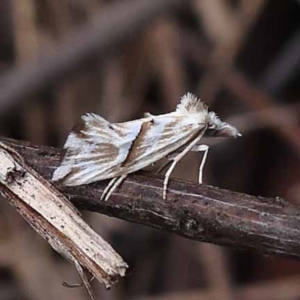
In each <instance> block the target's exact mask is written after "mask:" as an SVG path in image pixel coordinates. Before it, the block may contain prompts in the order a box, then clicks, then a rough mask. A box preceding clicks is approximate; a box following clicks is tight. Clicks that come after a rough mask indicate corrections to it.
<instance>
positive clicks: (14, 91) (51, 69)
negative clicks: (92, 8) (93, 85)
mask: <svg viewBox="0 0 300 300" xmlns="http://www.w3.org/2000/svg"><path fill="white" fill-rule="evenodd" d="M182 3H184V1H182V0H152V1H148V0H132V1H129V2H128V1H125V2H121V3H117V4H114V5H110V6H109V7H108V8H107V9H104V10H101V12H99V13H98V14H96V15H95V18H94V19H95V21H94V22H91V24H88V25H86V26H85V27H84V28H82V29H81V30H80V31H78V32H76V33H74V34H70V37H68V39H67V40H66V41H65V42H64V43H62V44H61V45H60V47H59V49H58V50H57V51H54V50H53V49H52V50H51V51H45V52H42V53H44V55H43V57H41V58H40V59H39V60H38V61H37V60H36V61H35V62H34V63H33V62H28V63H26V64H23V65H22V66H19V67H17V68H15V69H12V70H11V71H9V72H7V73H6V74H5V75H4V76H2V78H1V79H0V90H1V94H0V107H1V110H0V113H2V114H4V113H5V112H6V111H7V110H8V109H9V108H11V107H12V106H13V105H14V104H16V103H17V102H18V101H20V100H22V99H24V98H26V97H28V96H31V95H32V94H34V93H35V92H37V91H41V90H42V89H43V88H45V87H48V86H50V85H51V84H53V83H54V82H58V80H60V79H63V78H65V76H66V75H68V74H72V72H74V71H75V70H77V69H78V68H79V67H80V66H82V65H83V64H84V63H86V62H87V61H91V59H92V58H93V57H95V56H97V57H102V58H103V57H104V56H107V55H111V54H112V53H113V52H115V51H117V50H118V49H120V45H121V44H124V43H125V42H128V41H129V40H130V38H133V37H134V36H135V35H134V34H136V33H137V32H140V31H141V30H142V29H144V28H145V27H146V26H147V25H148V24H149V23H150V21H151V20H153V19H154V18H155V17H157V16H159V15H161V14H162V13H164V12H165V11H170V10H171V9H174V8H176V7H177V6H178V5H179V4H182ZM112 28H113V30H112Z"/></svg>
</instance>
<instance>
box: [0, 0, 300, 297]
mask: <svg viewBox="0 0 300 300" xmlns="http://www.w3.org/2000/svg"><path fill="white" fill-rule="evenodd" d="M145 2H147V1H144V0H140V1H133V0H127V1H117V0H115V1H108V0H107V1H103V0H85V1H83V0H1V3H0V72H1V77H0V94H1V95H0V115H1V118H0V131H1V135H3V136H7V137H12V138H16V139H22V140H28V141H30V142H32V143H36V144H43V145H51V146H56V147H62V146H63V143H64V141H65V139H66V137H67V134H68V132H69V131H70V129H71V128H72V127H73V125H74V124H75V123H76V122H77V121H78V120H79V117H80V115H82V114H83V113H86V112H95V113H98V114H100V115H101V116H103V117H105V118H106V119H108V120H109V121H112V122H121V121H127V120H131V119H134V118H139V117H141V116H142V114H143V112H146V111H149V112H151V113H152V114H160V113H167V112H170V111H173V110H174V109H175V107H176V105H177V103H178V101H179V99H180V97H181V96H182V95H183V94H184V93H185V92H187V91H190V92H192V93H194V94H196V95H197V96H199V97H201V99H202V100H203V101H204V102H205V103H206V104H208V105H209V107H210V109H211V110H213V111H215V112H217V113H218V115H219V116H220V117H221V118H222V119H223V120H226V121H228V122H230V123H231V124H233V125H235V126H236V127H237V128H238V129H239V130H240V132H242V133H243V138H242V139H238V140H223V139H220V140H219V139H213V140H207V141H205V143H207V144H208V145H210V146H211V148H210V152H209V155H208V161H207V164H206V166H205V170H204V182H205V183H207V184H210V185H215V186H218V187H222V188H226V189H230V190H235V191H239V192H245V193H249V194H252V195H261V196H266V197H276V196H280V197H282V198H285V199H287V200H288V201H290V202H292V203H294V204H300V197H299V194H300V180H299V178H300V176H299V175H300V174H299V172H300V171H299V161H300V131H299V124H298V116H299V111H300V84H299V78H300V77H299V75H300V74H299V73H300V68H299V66H300V1H296V0H285V1H280V0H193V1H192V0H191V1H188V0H186V1H168V0H165V1H164V0H161V1H157V0H156V1H153V2H151V1H150V0H149V1H148V4H147V5H148V8H147V9H145V10H144V12H143V13H144V15H143V13H142V12H141V11H139V13H138V14H137V13H136V14H134V11H135V7H136V6H139V5H141V3H145ZM149 3H150V4H149ZM151 3H152V4H151ZM119 5H121V6H120V7H119ZM151 5H152V7H151ZM112 7H113V8H114V9H111V8H112ZM124 7H125V8H126V9H127V10H128V11H130V12H132V13H131V14H126V13H125V10H126V9H124ZM149 11H151V13H150V12H149ZM108 12H110V13H108ZM105 18H106V19H105ZM112 18H113V19H115V20H116V24H119V25H118V26H115V27H112V28H108V30H106V33H105V28H103V31H102V33H101V34H98V35H92V34H91V36H89V34H88V33H89V32H93V30H95V28H96V30H98V29H99V28H97V26H98V25H97V24H103V21H104V22H106V21H107V22H109V21H110V20H111V19H112ZM135 18H140V19H141V20H142V21H141V24H142V25H141V26H137V25H136V23H134V22H133V20H134V19H135ZM99 19H101V20H99ZM98 22H100V23H98ZM101 22H102V23H101ZM118 22H119V23H118ZM124 24H125V25H126V24H127V25H126V26H127V27H126V26H125V25H124ZM128 24H129V25H128ZM123 26H124V28H125V27H126V28H127V29H128V28H129V29H128V30H127V32H126V34H125V36H124V34H123V35H122V34H118V32H119V29H120V28H123ZM100 29H101V28H100ZM106 29H107V28H106ZM78 32H84V34H81V35H79V36H77V33H78ZM105 34H106V35H105ZM82 37H84V38H86V40H82V44H84V45H82V46H86V48H89V47H91V48H92V47H94V48H93V50H91V51H90V52H89V49H85V50H82V52H81V50H80V49H79V47H77V46H78V44H80V42H81V40H80V39H81V38H82ZM113 37H114V38H113ZM88 39H90V40H92V41H93V43H90V44H89V43H88V42H87V43H86V41H87V40H88ZM98 40H99V41H100V42H101V41H103V40H105V43H104V44H105V45H106V46H105V47H106V48H105V47H103V45H102V46H101V45H100V46H101V47H102V48H101V47H100V46H99V45H98V46H95V45H96V44H97V41H98ZM66 43H67V44H68V45H71V46H72V43H74V53H76V55H74V57H75V58H74V57H73V56H71V55H70V56H68V55H65V57H63V58H62V59H60V60H56V59H55V60H52V61H48V67H49V65H51V64H52V65H51V66H53V68H52V69H51V68H48V69H47V68H46V67H45V64H44V63H43V62H44V61H45V59H47V57H52V58H53V57H54V58H55V57H57V55H59V54H60V53H61V54H66V53H67V52H66V51H61V49H62V48H63V47H64V46H62V45H66ZM69 48H70V47H69ZM71 48H72V47H71ZM78 49H79V50H78ZM87 53H88V54H87ZM89 53H90V54H89ZM89 55H90V57H89ZM68 57H69V58H70V57H71V58H70V59H69V60H68ZM76 61H80V64H77V63H76ZM49 62H50V63H49ZM72 64H73V66H72V67H70V66H71V65H72ZM31 66H36V67H35V68H36V69H38V70H40V73H36V74H38V76H36V78H35V79H34V78H33V77H34V76H33V77H32V78H33V80H32V81H31V83H30V82H28V83H26V84H23V89H22V88H21V89H19V90H18V86H19V85H21V86H22V80H23V83H24V82H25V81H26V78H31V77H30V76H32V69H31ZM12 68H14V73H8V72H10V70H12ZM65 69H68V72H64V70H65ZM18 70H22V72H21V73H20V74H21V75H22V74H23V75H22V76H23V77H22V76H21V75H20V74H19V75H20V76H21V77H20V76H19V77H13V76H14V74H16V72H17V73H18ZM49 70H50V71H51V70H52V71H53V70H56V71H53V72H52V77H51V78H50V79H51V80H50V79H49V80H48V79H47V76H46V75H45V74H46V73H47V72H49ZM57 70H58V71H57ZM55 72H56V73H55ZM33 73H34V72H33ZM8 74H11V76H12V77H11V81H10V85H8V84H6V83H7V81H5V80H6V79H4V80H3V78H7V76H10V75H8ZM27 74H28V76H27ZM58 74H60V75H59V76H58ZM56 75H57V78H56ZM21 79H22V80H21ZM24 80H25V81H24ZM43 80H44V82H43V84H40V82H42V81H43ZM45 82H47V84H45ZM34 84H37V85H39V84H40V86H39V87H36V88H32V86H34ZM4 91H5V92H4ZM7 91H8V92H7ZM9 93H10V94H9ZM22 93H24V96H23V95H22ZM1 97H2V98H1ZM200 159H201V154H200V153H191V154H189V155H188V156H187V157H186V158H185V159H184V160H183V161H182V162H181V163H180V164H179V166H178V167H177V169H176V172H174V173H173V176H174V177H179V178H183V179H186V180H189V181H196V180H197V165H198V164H199V161H200ZM85 219H86V220H87V221H88V222H89V223H90V224H91V225H92V227H93V228H94V229H95V230H96V231H97V232H98V233H99V234H100V235H101V236H102V237H103V238H105V239H106V240H107V241H109V242H110V243H111V244H112V245H113V247H114V248H115V249H116V250H117V251H118V252H119V253H120V254H121V255H122V256H123V258H124V259H125V260H126V261H127V263H128V264H129V266H130V269H129V271H128V275H127V277H126V278H124V279H122V280H121V281H120V282H119V283H118V284H116V285H115V286H114V287H113V288H112V290H110V291H106V290H105V289H104V287H102V286H101V284H99V283H96V282H94V283H93V288H94V290H95V292H96V294H97V295H98V299H103V300H106V299H108V300H119V299H120V300H121V299H130V300H131V299H132V300H142V299H143V300H183V299H184V300H194V299H195V300H196V299H197V300H201V299H228V300H230V299H246V300H248V299H249V300H250V299H270V300H273V299H274V300H276V299H278V300H279V299H287V300H294V299H295V300H296V299H300V264H299V262H296V261H291V260H287V259H282V258H279V257H264V256H262V255H259V254H255V253H253V252H247V251H237V250H234V249H229V248H225V247H219V246H215V245H210V244H204V243H199V242H194V241H190V240H187V239H184V238H181V237H178V236H175V235H172V234H167V233H164V232H161V231H158V230H154V229H151V228H147V227H143V226H141V225H136V224H131V223H129V222H124V221H121V220H118V219H114V218H109V217H106V216H101V215H99V214H91V213H85ZM299 238H300V237H299ZM64 281H66V282H68V283H77V282H79V277H78V275H77V274H76V271H75V268H74V267H73V266H72V265H71V264H70V263H68V262H66V261H65V260H64V259H62V258H61V257H60V256H59V255H57V254H56V253H55V252H54V251H52V249H51V248H50V247H49V246H48V244H47V243H46V242H44V241H43V240H42V239H41V238H40V237H39V236H38V235H37V234H36V233H35V232H33V230H32V229H31V228H30V227H29V225H27V224H26V223H25V222H24V221H23V220H22V218H21V217H19V215H18V214H17V213H16V211H15V210H14V209H13V208H12V207H10V206H9V205H8V204H7V203H6V201H4V199H1V202H0V300H17V299H20V300H23V299H24V300H50V299H51V300H52V299H65V300H67V299H73V300H77V299H78V300H79V299H80V300H82V299H89V298H88V295H87V293H86V291H85V289H84V288H76V289H68V288H65V287H63V286H62V283H63V282H64Z"/></svg>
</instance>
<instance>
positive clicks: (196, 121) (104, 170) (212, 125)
mask: <svg viewBox="0 0 300 300" xmlns="http://www.w3.org/2000/svg"><path fill="white" fill-rule="evenodd" d="M81 119H82V122H81V124H79V125H77V126H75V128H74V129H73V131H72V132H71V133H70V134H69V136H68V138H67V141H66V143H65V145H64V149H65V150H66V151H65V155H64V157H63V160H62V162H61V164H60V166H59V167H58V168H57V169H56V170H55V172H54V174H53V178H52V180H54V181H61V182H62V183H63V184H65V185H67V186H77V185H82V184H88V183H91V182H95V181H100V180H104V179H111V181H110V182H109V184H108V185H107V187H106V188H105V190H104V191H103V194H102V199H104V200H107V199H108V198H109V197H110V195H111V194H112V192H113V191H114V190H115V189H116V188H117V187H118V186H119V185H120V184H121V183H122V181H123V180H124V179H125V178H126V177H127V176H128V174H131V173H133V172H136V171H138V170H140V169H143V168H145V167H147V166H149V165H151V164H153V163H155V162H157V161H158V160H160V159H162V158H164V157H169V161H168V162H169V163H170V167H169V169H168V170H167V172H166V174H165V178H164V183H163V199H166V195H167V187H168V182H169V178H170V175H171V173H172V171H173V170H174V168H175V166H176V164H177V163H178V162H179V161H180V160H181V159H182V158H183V157H184V156H185V155H186V154H187V153H188V152H189V151H196V152H197V151H203V152H204V154H203V158H202V161H201V163H200V166H199V175H198V182H199V183H202V172H203V167H204V164H205V161H206V157H207V153H208V146H207V145H203V144H202V143H201V142H202V141H201V140H202V138H203V137H234V138H236V137H239V136H241V134H240V133H239V132H238V130H237V129H236V128H235V127H234V126H232V125H230V124H228V123H226V122H222V121H221V120H220V119H219V117H218V116H217V115H216V113H214V112H213V111H211V112H209V111H208V107H207V106H206V105H205V104H204V103H203V102H202V101H201V100H200V99H198V98H197V97H196V96H195V95H193V94H191V93H186V94H185V95H184V96H182V98H181V100H180V103H179V104H178V105H177V108H176V110H175V111H174V112H171V113H167V114H162V115H156V116H155V115H151V114H150V113H145V114H144V117H143V118H141V119H138V120H133V121H129V122H124V123H110V122H108V121H107V120H105V119H103V118H102V117H100V116H98V115H96V114H93V113H89V114H86V115H83V116H82V117H81Z"/></svg>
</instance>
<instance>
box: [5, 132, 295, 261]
mask: <svg viewBox="0 0 300 300" xmlns="http://www.w3.org/2000/svg"><path fill="white" fill-rule="evenodd" d="M0 141H2V142H5V143H7V144H8V145H9V146H10V147H12V148H14V149H15V150H16V151H18V152H19V153H20V154H21V155H22V157H23V158H24V160H25V162H26V163H28V164H29V165H30V166H31V167H33V168H34V169H35V170H36V171H37V172H38V173H40V174H41V175H42V176H43V177H45V178H46V179H50V178H51V176H52V173H53V171H54V169H55V168H56V166H57V165H58V163H59V159H60V155H61V150H58V149H55V148H51V147H45V146H35V145H31V144H30V143H28V142H21V141H16V140H12V139H7V138H0ZM106 184H107V181H102V182H97V183H93V184H89V185H85V186H80V187H65V186H62V185H59V184H56V183H55V186H56V187H57V188H58V189H59V190H60V191H61V192H63V193H64V194H65V195H66V196H67V197H68V198H69V199H70V200H71V201H72V202H73V203H74V204H75V205H76V206H77V207H78V208H80V209H85V210H90V211H95V212H99V213H103V214H106V215H109V216H113V217H117V218H120V219H124V220H128V221H132V222H136V223H140V224H143V225H148V226H152V227H155V228H159V229H162V230H165V231H168V232H173V233H176V234H179V235H181V236H184V237H187V238H190V239H193V240H199V241H203V242H209V243H214V244H219V245H225V246H232V247H234V248H238V249H253V250H256V251H258V252H260V253H265V254H278V255H282V256H285V257H289V258H294V259H299V258H300V208H299V207H297V206H294V205H291V204H289V203H288V202H286V201H285V200H283V199H280V198H276V199H271V198H263V197H254V196H250V195H246V194H241V193H236V192H232V191H228V190H223V189H219V188H217V187H212V186H207V185H198V184H192V183H188V182H183V181H179V180H171V182H170V185H169V191H168V199H167V200H166V201H163V200H162V187H163V182H162V177H157V176H156V177H154V176H151V175H149V174H147V173H145V172H143V173H142V174H141V175H131V176H129V178H128V179H126V181H125V182H124V183H123V184H122V187H121V188H118V190H117V191H116V192H115V193H114V194H113V195H112V196H111V198H110V199H109V201H107V202H104V201H100V196H101V194H102V191H103V189H104V187H105V186H106Z"/></svg>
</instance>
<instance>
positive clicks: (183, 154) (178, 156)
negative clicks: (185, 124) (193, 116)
mask: <svg viewBox="0 0 300 300" xmlns="http://www.w3.org/2000/svg"><path fill="white" fill-rule="evenodd" d="M202 135H203V134H202ZM202 135H199V137H198V138H196V139H195V140H193V141H192V142H191V143H190V144H189V145H188V146H187V147H186V148H185V149H184V150H183V151H182V152H180V153H179V154H178V155H177V156H175V157H174V158H172V160H173V162H172V164H171V166H170V168H169V169H168V171H167V172H166V174H165V179H164V188H163V199H166V197H167V188H168V183H169V179H170V175H171V173H172V172H173V170H174V168H175V166H176V164H177V163H178V162H179V161H180V160H181V159H182V158H183V157H184V156H185V155H186V154H187V153H188V152H189V151H191V150H192V148H193V147H194V146H195V145H196V144H197V143H198V141H199V140H200V139H201V137H202Z"/></svg>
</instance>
